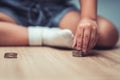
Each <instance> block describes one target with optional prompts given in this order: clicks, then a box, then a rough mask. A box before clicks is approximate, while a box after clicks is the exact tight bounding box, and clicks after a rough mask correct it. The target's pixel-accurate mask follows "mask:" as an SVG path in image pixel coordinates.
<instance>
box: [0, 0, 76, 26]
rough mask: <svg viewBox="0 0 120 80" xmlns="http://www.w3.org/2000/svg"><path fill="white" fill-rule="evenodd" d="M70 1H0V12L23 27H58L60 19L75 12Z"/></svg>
mask: <svg viewBox="0 0 120 80" xmlns="http://www.w3.org/2000/svg"><path fill="white" fill-rule="evenodd" d="M69 1H70V0H0V12H3V13H6V14H7V15H9V16H11V17H12V18H13V19H15V20H16V22H17V23H18V24H20V25H24V26H39V25H40V26H49V27H53V26H58V24H59V22H60V20H61V18H62V17H63V16H64V15H65V14H66V13H67V12H68V11H71V10H77V9H76V7H75V6H73V5H72V4H70V3H69Z"/></svg>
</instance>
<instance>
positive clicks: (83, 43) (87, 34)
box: [72, 18, 98, 53]
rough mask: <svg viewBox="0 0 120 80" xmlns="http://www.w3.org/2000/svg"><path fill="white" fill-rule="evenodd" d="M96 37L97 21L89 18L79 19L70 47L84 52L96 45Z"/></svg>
mask: <svg viewBox="0 0 120 80" xmlns="http://www.w3.org/2000/svg"><path fill="white" fill-rule="evenodd" d="M97 38H98V25H97V22H96V21H95V20H92V19H89V18H84V19H81V20H80V23H79V25H78V27H77V30H76V34H75V38H74V42H73V46H72V47H73V48H75V49H76V50H80V51H82V52H83V53H86V52H87V51H88V50H90V49H92V48H93V47H94V46H95V45H96V42H97Z"/></svg>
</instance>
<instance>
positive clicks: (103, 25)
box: [97, 20, 119, 48]
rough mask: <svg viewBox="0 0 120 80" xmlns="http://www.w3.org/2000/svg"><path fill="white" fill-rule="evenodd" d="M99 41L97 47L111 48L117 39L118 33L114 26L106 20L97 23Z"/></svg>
mask: <svg viewBox="0 0 120 80" xmlns="http://www.w3.org/2000/svg"><path fill="white" fill-rule="evenodd" d="M99 27H100V28H99V40H98V43H97V45H98V46H100V47H103V48H112V47H114V46H115V45H116V43H117V42H118V39H119V33H118V30H117V29H116V27H115V25H114V24H112V23H111V22H110V21H108V20H102V21H101V22H99Z"/></svg>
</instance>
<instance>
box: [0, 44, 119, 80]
mask: <svg viewBox="0 0 120 80" xmlns="http://www.w3.org/2000/svg"><path fill="white" fill-rule="evenodd" d="M6 52H16V53H18V58H17V59H6V58H4V53H6ZM90 53H91V55H89V56H87V57H72V50H63V49H56V48H50V47H0V80H120V42H119V43H118V45H117V47H116V48H114V49H112V50H93V51H91V52H90Z"/></svg>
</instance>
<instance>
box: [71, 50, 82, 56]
mask: <svg viewBox="0 0 120 80" xmlns="http://www.w3.org/2000/svg"><path fill="white" fill-rule="evenodd" d="M72 56H73V57H84V54H83V53H82V52H81V51H78V50H73V52H72Z"/></svg>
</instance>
